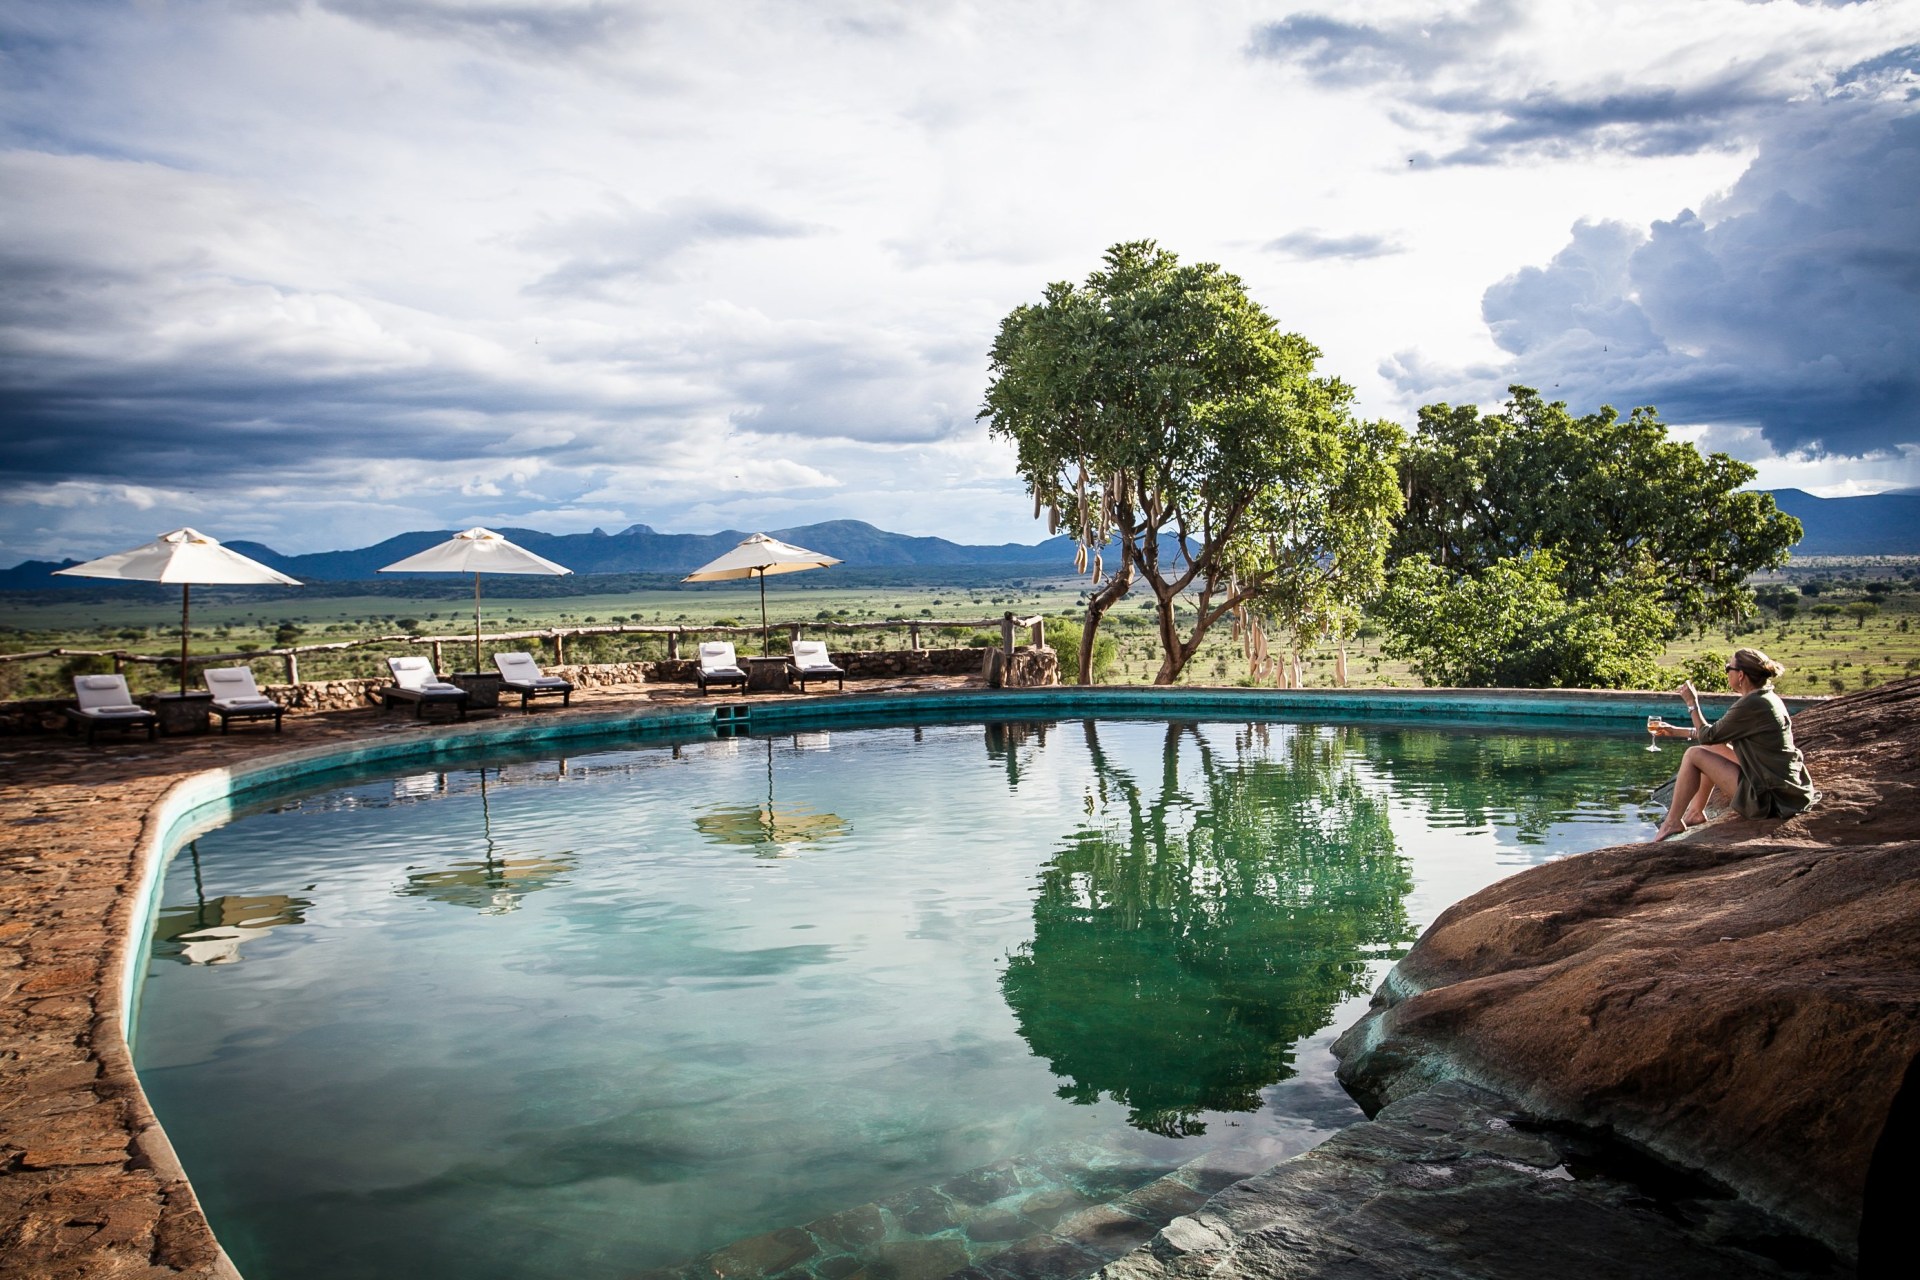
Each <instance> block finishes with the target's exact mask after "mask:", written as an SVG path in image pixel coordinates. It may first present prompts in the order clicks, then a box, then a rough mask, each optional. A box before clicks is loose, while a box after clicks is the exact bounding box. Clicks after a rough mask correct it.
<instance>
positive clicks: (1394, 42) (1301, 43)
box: [1251, 0, 1523, 85]
mask: <svg viewBox="0 0 1920 1280" xmlns="http://www.w3.org/2000/svg"><path fill="white" fill-rule="evenodd" d="M1522 16H1523V14H1522V12H1521V7H1520V6H1519V5H1518V4H1516V3H1514V0H1480V3H1478V4H1476V5H1474V6H1473V7H1472V8H1471V9H1469V10H1467V12H1466V13H1464V14H1462V15H1460V16H1459V17H1452V16H1441V17H1436V18H1432V19H1429V20H1421V21H1416V20H1408V21H1405V22H1397V23H1380V24H1374V23H1366V22H1347V21H1345V20H1343V19H1340V18H1333V17H1328V16H1326V15H1324V14H1317V13H1297V14H1293V15H1292V16H1290V17H1286V18H1283V19H1281V20H1280V21H1278V22H1270V23H1267V24H1266V25H1264V26H1261V27H1258V28H1256V29H1255V30H1254V33H1253V39H1252V41H1251V48H1252V52H1253V53H1255V54H1256V55H1258V56H1260V57H1265V58H1273V59H1276V60H1278V61H1282V62H1291V63H1295V64H1297V65H1299V66H1301V67H1303V68H1305V69H1306V71H1307V72H1308V74H1310V75H1311V76H1312V77H1313V78H1314V79H1315V80H1317V81H1319V82H1320V83H1322V84H1326V85H1354V84H1369V83H1375V82H1378V81H1380V80H1382V79H1385V80H1398V81H1411V82H1414V83H1421V82H1424V81H1426V80H1428V79H1430V78H1431V77H1432V76H1434V75H1435V74H1437V73H1438V72H1440V71H1443V70H1446V69H1447V68H1450V67H1452V66H1453V65H1455V64H1456V63H1458V62H1460V61H1462V60H1464V59H1470V58H1476V57H1484V55H1485V50H1486V46H1487V44H1488V42H1489V41H1490V40H1491V39H1492V37H1494V36H1495V35H1497V34H1499V32H1500V31H1501V30H1502V29H1503V28H1506V27H1510V26H1512V25H1514V24H1515V23H1517V22H1518V21H1519V20H1520V19H1521V18H1522Z"/></svg>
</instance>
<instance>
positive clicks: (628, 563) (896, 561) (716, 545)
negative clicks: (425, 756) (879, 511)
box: [0, 489, 1920, 591]
mask: <svg viewBox="0 0 1920 1280" xmlns="http://www.w3.org/2000/svg"><path fill="white" fill-rule="evenodd" d="M1771 492H1772V494H1773V500H1774V502H1775V503H1776V504H1777V505H1778V506H1779V507H1780V509H1781V510H1782V511H1785V512H1786V513H1787V514H1788V515H1791V516H1794V517H1795V518H1797V519H1798V520H1799V521H1800V523H1801V524H1802V525H1803V526H1804V527H1805V531H1806V532H1805V536H1804V537H1802V539H1801V540H1800V543H1799V545H1798V546H1796V547H1795V548H1794V554H1795V555H1799V556H1870V555H1920V491H1913V490H1905V491H1901V492H1898V493H1880V494H1873V495H1870V496H1863V497H1855V498H1817V497H1815V496H1814V495H1812V494H1810V493H1805V492H1803V491H1801V490H1799V489H1774V490H1771ZM156 532H157V531H156ZM453 532H454V531H453V530H447V529H441V530H434V531H422V532H418V533H403V534H400V535H398V536H396V537H392V538H388V539H387V540H386V541H385V542H380V543H376V544H374V545H373V546H371V547H361V548H360V549H358V550H354V551H316V552H313V553H312V554H310V555H300V556H287V555H281V554H280V553H279V552H277V551H275V550H274V549H273V548H271V547H266V546H262V545H261V544H259V543H257V542H230V543H228V544H227V545H228V546H231V547H232V548H234V549H235V550H236V551H239V552H240V553H241V554H243V555H248V556H252V557H253V558H254V559H255V560H258V561H260V562H261V563H262V564H267V565H272V566H273V567H274V568H276V569H278V570H280V571H281V572H282V573H286V574H291V575H292V576H293V577H296V578H298V579H300V580H301V581H302V582H316V583H317V582H362V581H378V580H382V579H384V580H386V581H392V580H393V579H394V578H395V577H399V576H401V575H392V574H388V575H382V574H380V573H378V572H377V571H378V570H379V568H380V566H381V565H384V564H392V563H393V562H394V561H396V560H399V559H402V558H404V557H406V556H410V555H412V554H414V553H415V552H417V551H424V550H425V549H426V548H428V547H431V546H433V545H434V544H435V543H438V542H443V541H445V540H446V539H447V538H448V537H450V536H451V535H452V533H453ZM500 532H501V533H504V534H506V535H507V537H509V538H511V539H513V540H514V541H515V542H517V543H519V544H520V545H521V546H523V547H525V548H527V549H528V550H529V551H533V552H537V553H538V554H540V555H543V556H545V557H546V558H547V559H549V560H555V561H558V562H559V563H561V564H564V565H566V566H567V567H568V568H570V569H572V570H573V571H574V572H575V573H576V574H674V575H678V574H685V573H691V572H692V571H693V570H694V569H697V568H699V567H700V566H701V565H703V564H705V563H706V562H707V561H709V560H711V559H713V558H714V557H716V556H718V555H720V554H721V553H722V552H724V551H726V550H728V549H730V548H731V547H733V546H734V545H735V544H737V543H738V542H739V541H740V540H741V539H742V538H745V537H746V536H747V532H745V531H742V530H738V529H728V530H725V531H723V532H720V533H704V534H702V533H660V532H657V531H656V530H654V529H651V528H649V527H648V526H646V525H644V524H636V525H632V526H629V527H628V528H626V529H622V530H621V531H620V532H619V533H607V532H605V531H604V530H600V529H595V530H594V531H593V532H592V533H568V534H554V533H542V532H540V531H539V530H538V529H501V530H500ZM767 532H768V533H771V534H772V535H773V536H774V537H776V538H779V539H781V540H782V541H783V542H791V543H794V544H796V545H798V546H802V547H806V548H808V549H810V550H813V551H821V552H825V553H826V554H827V555H830V556H837V557H839V558H840V559H841V560H844V561H846V562H847V564H848V565H849V566H850V567H858V568H863V569H887V568H897V569H949V568H950V569H969V570H980V569H1005V570H1009V571H1021V572H1026V573H1033V574H1062V575H1064V574H1069V573H1071V572H1073V543H1072V541H1071V540H1069V539H1068V538H1066V537H1064V536H1062V537H1057V538H1049V539H1048V540H1047V541H1045V542H1042V543H1038V544H1035V545H1029V544H1026V543H1020V542H1003V543H1000V544H998V545H994V546H979V545H969V544H966V543H960V542H949V541H948V540H947V539H945V538H913V537H908V536H907V535H905V534H899V533H888V532H887V531H886V530H885V529H877V528H875V527H874V526H873V525H870V524H867V523H865V522H863V521H859V520H829V521H827V522H825V523H823V524H809V525H802V526H800V527H799V528H794V529H769V530H767ZM75 563H78V562H77V561H73V560H66V561H61V562H59V563H54V562H52V561H46V560H28V561H26V562H24V563H22V564H19V565H16V566H14V567H13V568H11V569H0V590H8V591H44V590H47V589H48V588H58V587H86V586H91V587H92V588H93V589H95V590H98V589H100V588H101V587H102V586H105V585H106V584H105V583H103V582H101V580H99V579H97V578H93V579H89V578H55V577H52V576H51V575H52V573H53V571H54V570H55V569H62V568H65V567H66V566H67V565H70V564H75ZM408 576H411V575H408ZM425 576H429V577H437V578H439V579H442V580H444V578H445V575H425Z"/></svg>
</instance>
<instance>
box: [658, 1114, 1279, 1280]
mask: <svg viewBox="0 0 1920 1280" xmlns="http://www.w3.org/2000/svg"><path fill="white" fill-rule="evenodd" d="M1307 1145H1311V1144H1310V1143H1303V1144H1302V1146H1303V1147H1305V1146H1307ZM1273 1159H1274V1154H1273V1153H1272V1152H1270V1151H1269V1152H1267V1153H1265V1154H1264V1155H1259V1156H1256V1155H1255V1154H1253V1153H1252V1152H1248V1151H1235V1150H1233V1149H1231V1148H1229V1149H1221V1150H1215V1151H1213V1152H1210V1153H1209V1154H1207V1155H1205V1156H1202V1157H1200V1158H1199V1159H1197V1160H1192V1161H1189V1162H1188V1163H1186V1164H1184V1165H1181V1166H1180V1167H1179V1168H1177V1169H1174V1170H1172V1171H1171V1172H1169V1171H1167V1170H1165V1169H1163V1168H1158V1167H1155V1166H1152V1165H1147V1164H1143V1163H1141V1162H1140V1160H1139V1158H1138V1157H1137V1156H1135V1155H1132V1154H1130V1153H1125V1152H1118V1151H1112V1150H1107V1149H1105V1148H1101V1147H1097V1146H1093V1145H1089V1144H1085V1143H1063V1144H1060V1145H1058V1146H1054V1147H1050V1148H1047V1149H1045V1150H1042V1151H1038V1152H1033V1153H1031V1154H1028V1155H1024V1156H1021V1157H1018V1158H1016V1159H1013V1160H1004V1161H1001V1162H999V1163H997V1164H991V1165H987V1166H985V1167H983V1168H979V1169H975V1170H973V1171H971V1172H969V1173H965V1174H961V1175H960V1176H959V1177H956V1178H950V1179H948V1180H947V1181H946V1182H943V1183H941V1184H939V1185H938V1186H931V1187H917V1188H914V1189H912V1190H909V1191H903V1192H900V1193H899V1194H897V1195H892V1196H888V1197H886V1198H885V1199H883V1200H878V1201H875V1202H873V1203H871V1204H864V1205H860V1206H859V1207H857V1208H853V1209H846V1210H842V1211H841V1212H838V1213H834V1214H830V1215H828V1216H827V1217H824V1218H820V1219H818V1220H817V1221H814V1222H809V1223H807V1224H806V1225H804V1226H799V1227H783V1228H781V1229H779V1230H776V1231H768V1232H765V1233H763V1234H761V1235H757V1236H750V1237H748V1238H747V1239H745V1240H738V1241H735V1242H734V1243H732V1244H729V1245H727V1246H726V1247H724V1248H721V1249H716V1250H714V1251H713V1252H712V1253H707V1254H703V1255H701V1256H700V1257H698V1258H694V1259H692V1260H690V1261H688V1262H686V1263H684V1264H682V1265H680V1266H676V1267H663V1268H660V1269H657V1270H654V1271H647V1272H643V1273H641V1274H640V1275H639V1276H637V1277H636V1278H635V1280H716V1278H718V1280H771V1278H773V1277H779V1278H780V1280H941V1277H944V1276H955V1277H956V1280H1042V1278H1046V1280H1065V1278H1067V1277H1076V1276H1087V1275H1091V1274H1092V1273H1093V1272H1094V1271H1096V1270H1098V1269H1099V1268H1100V1267H1101V1266H1103V1265H1105V1264H1106V1263H1109V1262H1112V1261H1113V1260H1114V1259H1116V1258H1118V1257H1120V1256H1121V1255H1123V1254H1125V1253H1127V1252H1128V1251H1129V1250H1132V1249H1134V1248H1137V1247H1138V1246H1140V1245H1142V1244H1145V1243H1146V1242H1147V1241H1148V1240H1150V1239H1152V1238H1153V1236H1154V1234H1155V1233H1156V1232H1158V1231H1159V1230H1160V1229H1161V1228H1162V1227H1164V1226H1166V1225H1167V1224H1168V1223H1169V1222H1171V1221H1173V1219H1175V1218H1177V1217H1179V1216H1181V1215H1182V1214H1187V1213H1192V1212H1193V1211H1194V1210H1195V1209H1198V1208H1199V1207H1200V1206H1201V1205H1203V1204H1205V1203H1206V1201H1207V1199H1208V1198H1209V1197H1210V1196H1212V1195H1213V1194H1214V1193H1215V1192H1217V1191H1219V1190H1220V1189H1222V1188H1223V1187H1226V1186H1229V1185H1231V1184H1233V1183H1235V1182H1238V1181H1240V1180H1241V1179H1242V1178H1247V1177H1251V1176H1252V1175H1254V1174H1256V1173H1258V1172H1260V1171H1261V1170H1262V1169H1264V1168H1266V1167H1267V1166H1268V1165H1270V1164H1271V1163H1272V1162H1273ZM961 1273H964V1274H963V1275H962V1274H961Z"/></svg>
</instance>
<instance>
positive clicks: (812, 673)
mask: <svg viewBox="0 0 1920 1280" xmlns="http://www.w3.org/2000/svg"><path fill="white" fill-rule="evenodd" d="M788 665H789V666H790V667H792V669H793V678H794V679H795V680H796V681H798V682H799V684H800V692H802V693H805V692H806V691H807V681H809V680H834V681H837V682H838V687H840V688H842V689H844V688H846V687H847V673H846V672H845V671H844V670H842V669H841V668H839V667H836V666H834V665H833V659H832V658H829V657H828V656H827V642H826V641H825V640H795V641H794V642H793V660H792V661H791V662H790V663H789V664H788Z"/></svg>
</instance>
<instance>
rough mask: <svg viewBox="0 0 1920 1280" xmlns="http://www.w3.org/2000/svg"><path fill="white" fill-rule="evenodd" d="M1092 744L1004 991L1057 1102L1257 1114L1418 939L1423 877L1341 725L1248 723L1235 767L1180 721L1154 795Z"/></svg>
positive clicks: (1181, 1124) (1185, 1114)
mask: <svg viewBox="0 0 1920 1280" xmlns="http://www.w3.org/2000/svg"><path fill="white" fill-rule="evenodd" d="M1099 732H1100V731H1099V727H1098V725H1097V724H1096V723H1095V722H1093V721H1087V722H1086V725H1085V733H1086V738H1087V744H1088V748H1089V750H1090V753H1091V756H1092V760H1093V766H1094V779H1095V780H1094V784H1093V787H1092V788H1091V789H1090V792H1089V795H1088V821H1087V822H1086V824H1085V825H1083V826H1082V827H1081V828H1080V829H1079V830H1077V831H1075V832H1073V833H1072V834H1071V835H1069V836H1068V837H1067V840H1066V845H1065V847H1064V848H1063V849H1062V850H1061V851H1060V852H1059V853H1058V854H1057V855H1055V857H1054V858H1053V860H1052V861H1051V862H1050V863H1048V865H1047V867H1046V868H1045V870H1044V871H1043V873H1042V877H1041V883H1040V890H1039V895H1038V897H1037V898H1036V900H1035V902H1034V907H1033V917H1034V936H1033V940H1032V941H1031V942H1029V943H1027V944H1025V945H1023V946H1022V947H1021V948H1020V949H1019V951H1018V952H1016V953H1015V954H1014V955H1012V956H1010V957H1009V960H1008V966H1007V971H1006V973H1005V974H1004V976H1003V977H1002V980H1001V989H1002V991H1003V993H1004V994H1005V997H1006V1000H1007V1003H1008V1005H1009V1007H1010V1008H1011V1009H1012V1010H1013V1013H1014V1017H1015V1018H1016V1020H1017V1021H1018V1023H1019V1027H1020V1032H1021V1035H1022V1036H1024V1037H1025V1039H1026V1041H1027V1043H1028V1045H1029V1046H1030V1047H1031V1048H1032V1050H1033V1052H1034V1053H1035V1054H1036V1055H1038V1056H1039V1057H1042V1058H1045V1059H1046V1060H1047V1061H1048V1063H1049V1064H1050V1065H1051V1067H1052V1069H1053V1071H1054V1073H1055V1074H1056V1075H1058V1076H1060V1077H1061V1078H1063V1079H1064V1080H1066V1081H1067V1083H1066V1084H1065V1085H1063V1086H1062V1087H1061V1089H1060V1095H1061V1096H1062V1097H1065V1098H1070V1099H1072V1100H1073V1101H1075V1102H1080V1103H1091V1102H1094V1101H1096V1100H1097V1099H1098V1098H1099V1097H1100V1096H1101V1095H1102V1094H1105V1095H1106V1096H1108V1097H1110V1098H1112V1099H1113V1100H1114V1101H1116V1102H1119V1103H1120V1104H1122V1105H1124V1106H1125V1107H1127V1108H1128V1119H1129V1121H1130V1122H1131V1123H1132V1124H1133V1125H1135V1126H1136V1127H1138V1128H1141V1129H1145V1130H1149V1131H1151V1132H1154V1133H1160V1134H1165V1135H1168V1136H1175V1137H1178V1136H1183V1135H1186V1134H1192V1133H1199V1132H1202V1131H1203V1130H1204V1128H1205V1125H1204V1123H1203V1122H1201V1121H1200V1120H1199V1119H1198V1116H1199V1115H1200V1114H1201V1113H1204V1112H1207V1111H1252V1110H1256V1109H1258V1108H1259V1106H1260V1091H1261V1090H1262V1089H1264V1088H1265V1087H1267V1086H1268V1085H1271V1084H1274V1083H1277V1082H1279V1081H1281V1080H1285V1079H1287V1078H1288V1077H1289V1076H1291V1075H1292V1074H1293V1063H1292V1046H1293V1045H1294V1043H1295V1042H1296V1041H1298V1040H1300V1039H1301V1038H1302V1037H1303V1036H1306V1035H1309V1034H1311V1033H1312V1032H1314V1031H1317V1030H1318V1029H1320V1028H1321V1027H1322V1026H1324V1025H1325V1024H1326V1022H1327V1020H1328V1018H1329V1017H1330V1016H1331V1014H1332V1011H1333V1008H1334V1006H1335V1005H1337V1004H1338V1003H1340V1002H1341V1001H1342V1000H1345V999H1347V998H1349V997H1351V996H1354V995H1357V994H1360V993H1362V992H1364V991H1365V989H1366V983H1367V978H1366V975H1367V967H1368V962H1369V961H1370V960H1372V959H1375V958H1378V957H1379V956H1380V955H1381V954H1382V952H1383V950H1387V949H1393V948H1397V947H1398V946H1399V945H1401V944H1404V943H1406V942H1408V941H1410V940H1411V930H1410V927H1409V925H1408V921H1407V916H1406V912H1405V909H1404V907H1403V905H1402V900H1403V895H1405V894H1406V893H1407V892H1408V891H1409V890H1410V889H1411V887H1412V882H1411V880H1410V878H1409V876H1408V873H1407V868H1406V865H1405V862H1404V860H1403V859H1402V858H1401V857H1400V856H1399V854H1398V853H1397V852H1396V851H1395V847H1394V839H1393V832H1392V829H1391V827H1390V825H1389V821H1388V810H1387V804H1386V802H1385V799H1384V798H1383V797H1381V796H1378V795H1375V794H1372V793H1370V792H1369V791H1368V790H1367V788H1366V786H1365V784H1364V783H1363V781H1362V779H1361V777H1360V776H1359V773H1358V771H1357V770H1356V769H1355V767H1354V766H1353V764H1352V763H1351V756H1350V753H1349V752H1348V751H1346V750H1345V749H1344V746H1343V739H1344V736H1345V735H1344V733H1343V731H1334V732H1333V733H1332V734H1331V735H1316V734H1314V733H1313V732H1311V731H1306V732H1287V731H1283V734H1284V736H1282V737H1281V738H1280V741H1279V743H1278V747H1277V749H1274V744H1273V743H1272V739H1271V737H1270V733H1269V730H1268V728H1267V726H1264V725H1254V726H1249V727H1248V728H1246V729H1245V730H1242V731H1241V732H1240V733H1239V735H1238V737H1237V739H1236V742H1235V747H1236V754H1235V755H1234V757H1232V758H1222V756H1221V755H1220V754H1219V753H1217V752H1216V750H1215V749H1214V747H1213V746H1212V744H1210V743H1209V741H1208V740H1207V738H1206V737H1205V736H1204V735H1203V734H1202V733H1201V732H1200V731H1199V730H1198V729H1196V728H1195V727H1194V726H1192V725H1178V724H1170V725H1168V726H1167V728H1166V741H1165V747H1164V752H1163V760H1162V767H1161V777H1160V780H1159V783H1158V788H1157V794H1156V795H1152V796H1149V794H1148V789H1147V787H1146V786H1144V785H1143V784H1142V783H1141V782H1140V781H1139V780H1137V779H1135V778H1134V777H1132V776H1131V775H1129V774H1128V773H1127V771H1126V770H1124V769H1123V768H1121V767H1120V766H1118V765H1117V764H1115V763H1114V762H1113V761H1112V760H1111V759H1110V758H1109V757H1108V756H1107V754H1106V752H1105V751H1104V750H1102V747H1101V743H1100V737H1099ZM1183 745H1184V746H1185V747H1187V748H1188V750H1187V751H1186V752H1185V757H1186V760H1185V761H1183V750H1182V748H1183ZM1187 762H1190V763H1191V765H1192V766H1193V767H1189V768H1185V769H1183V763H1187ZM1190 785H1191V786H1192V788H1193V790H1192V793H1191V794H1190V793H1189V791H1188V787H1189V786H1190Z"/></svg>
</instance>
